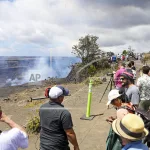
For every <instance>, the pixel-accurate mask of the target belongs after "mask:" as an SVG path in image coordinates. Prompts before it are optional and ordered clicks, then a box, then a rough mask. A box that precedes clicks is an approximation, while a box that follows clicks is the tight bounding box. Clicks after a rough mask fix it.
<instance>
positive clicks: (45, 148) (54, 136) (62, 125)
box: [39, 85, 79, 150]
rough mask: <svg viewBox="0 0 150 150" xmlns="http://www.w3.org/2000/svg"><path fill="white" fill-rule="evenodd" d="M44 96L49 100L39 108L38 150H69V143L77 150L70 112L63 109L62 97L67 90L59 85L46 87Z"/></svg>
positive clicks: (66, 94)
mask: <svg viewBox="0 0 150 150" xmlns="http://www.w3.org/2000/svg"><path fill="white" fill-rule="evenodd" d="M45 96H46V97H48V98H49V99H50V100H49V102H47V103H45V104H43V105H42V106H41V107H40V111H39V116H40V127H41V130H40V150H52V149H55V150H70V147H69V142H68V141H70V142H71V144H72V145H73V147H74V150H79V145H78V142H77V138H76V134H75V132H74V130H73V122H72V117H71V114H70V112H69V111H68V110H67V109H65V108H64V106H63V105H62V102H63V100H64V96H69V90H68V89H66V88H64V87H63V86H61V85H56V86H53V87H48V88H47V89H46V90H45Z"/></svg>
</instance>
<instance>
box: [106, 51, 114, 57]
mask: <svg viewBox="0 0 150 150" xmlns="http://www.w3.org/2000/svg"><path fill="white" fill-rule="evenodd" d="M113 55H115V54H114V52H111V51H110V52H107V56H108V57H111V56H113Z"/></svg>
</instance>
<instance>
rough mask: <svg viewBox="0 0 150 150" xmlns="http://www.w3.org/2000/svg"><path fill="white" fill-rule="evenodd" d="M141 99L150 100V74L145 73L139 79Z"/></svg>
mask: <svg viewBox="0 0 150 150" xmlns="http://www.w3.org/2000/svg"><path fill="white" fill-rule="evenodd" d="M137 86H138V87H139V91H140V98H141V100H150V76H148V75H147V74H143V76H141V77H140V78H138V80H137Z"/></svg>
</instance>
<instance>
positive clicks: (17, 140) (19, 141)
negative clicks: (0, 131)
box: [0, 113, 29, 149]
mask: <svg viewBox="0 0 150 150" xmlns="http://www.w3.org/2000/svg"><path fill="white" fill-rule="evenodd" d="M0 121H2V122H5V123H6V124H8V125H9V126H10V128H12V129H11V130H9V132H8V133H9V134H10V135H9V138H10V139H11V141H12V142H14V144H15V145H16V146H17V147H18V148H23V149H25V148H27V147H28V144H29V143H28V135H27V133H26V131H25V129H24V128H23V127H21V126H20V125H18V124H17V123H15V122H14V121H13V120H11V119H10V118H9V117H8V116H6V115H5V114H4V113H2V115H1V118H0Z"/></svg>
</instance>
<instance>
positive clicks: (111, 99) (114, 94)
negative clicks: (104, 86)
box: [107, 89, 122, 107]
mask: <svg viewBox="0 0 150 150" xmlns="http://www.w3.org/2000/svg"><path fill="white" fill-rule="evenodd" d="M109 104H112V105H114V106H116V107H120V106H121V104H122V101H121V94H120V93H119V90H117V89H113V90H111V91H110V92H109V94H108V102H107V105H109Z"/></svg>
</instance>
